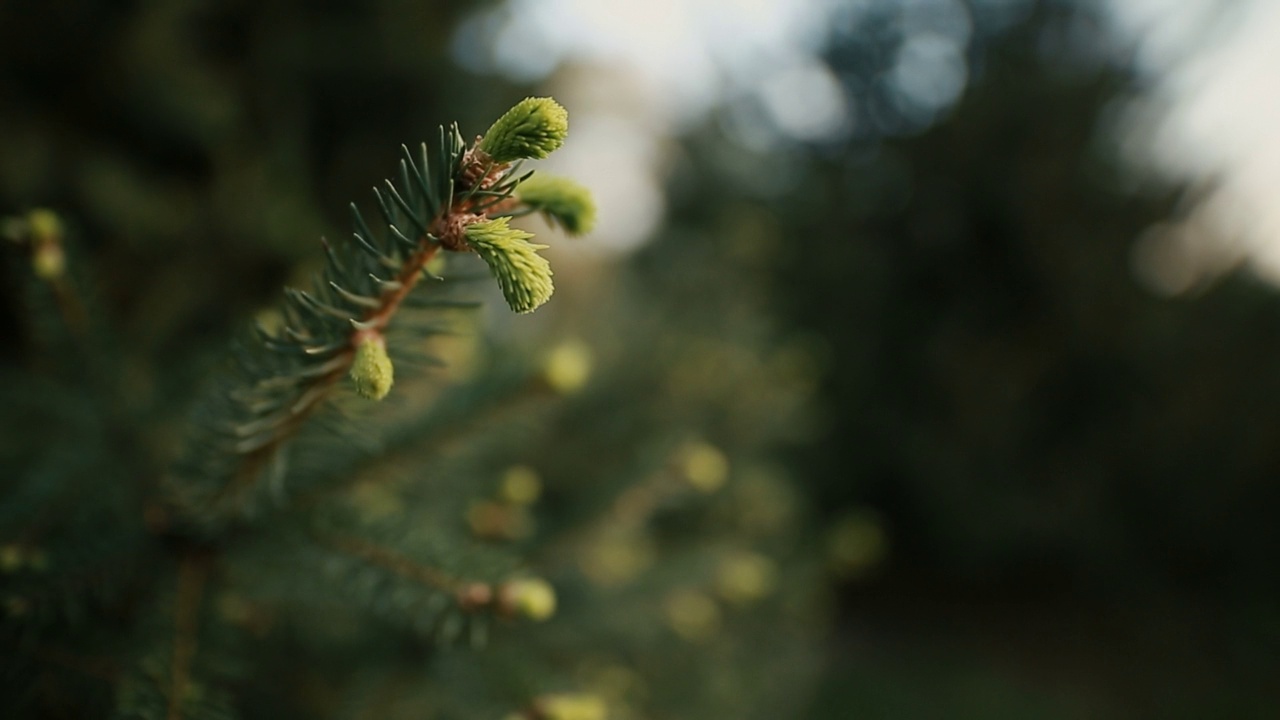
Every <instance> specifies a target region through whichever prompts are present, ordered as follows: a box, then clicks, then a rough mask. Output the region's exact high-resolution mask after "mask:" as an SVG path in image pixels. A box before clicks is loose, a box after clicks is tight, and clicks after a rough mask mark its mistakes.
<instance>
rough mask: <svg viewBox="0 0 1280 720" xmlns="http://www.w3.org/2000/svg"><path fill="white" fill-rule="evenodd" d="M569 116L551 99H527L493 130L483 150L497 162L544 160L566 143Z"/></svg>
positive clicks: (485, 137) (517, 105)
mask: <svg viewBox="0 0 1280 720" xmlns="http://www.w3.org/2000/svg"><path fill="white" fill-rule="evenodd" d="M568 134H569V113H568V112H567V111H566V110H565V109H564V107H563V106H561V105H560V103H558V102H556V101H555V100H552V99H551V98H534V97H531V98H525V99H524V100H521V101H520V102H518V103H516V106H515V107H513V108H511V109H510V110H508V111H507V112H506V113H505V114H504V115H503V116H502V117H500V118H498V120H497V122H495V123H494V124H493V126H492V127H490V128H489V132H487V133H485V134H484V138H482V139H481V140H480V149H481V150H483V151H484V152H485V153H487V154H488V155H489V157H490V158H491V159H492V160H493V161H494V162H496V163H499V164H502V163H509V162H512V161H514V160H525V159H541V158H545V157H546V156H548V155H550V154H551V153H552V152H554V151H555V150H556V149H557V148H559V147H560V146H561V145H563V144H564V138H565V135H568Z"/></svg>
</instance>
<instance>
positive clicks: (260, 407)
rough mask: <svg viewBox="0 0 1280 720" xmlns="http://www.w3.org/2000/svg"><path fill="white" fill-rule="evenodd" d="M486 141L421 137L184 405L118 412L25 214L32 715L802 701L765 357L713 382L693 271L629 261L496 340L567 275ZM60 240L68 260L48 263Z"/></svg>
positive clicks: (518, 713)
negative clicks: (169, 410) (673, 280)
mask: <svg viewBox="0 0 1280 720" xmlns="http://www.w3.org/2000/svg"><path fill="white" fill-rule="evenodd" d="M480 142H483V141H482V140H481V141H478V143H477V144H476V145H472V146H468V145H467V144H466V143H464V141H463V140H462V136H461V134H460V133H459V132H458V131H457V129H456V127H454V128H449V129H444V130H442V131H441V133H440V135H439V137H438V141H437V142H436V143H433V145H431V146H425V145H424V146H422V147H420V148H419V149H417V150H415V151H410V150H409V149H408V148H405V149H403V159H402V161H401V164H400V167H399V173H398V176H397V179H396V181H394V182H387V183H385V184H384V185H382V186H380V187H378V188H376V189H375V191H374V195H375V197H374V199H375V210H376V216H375V217H376V220H375V219H372V218H369V219H367V216H366V215H365V213H364V212H363V211H361V210H360V209H358V208H357V207H356V206H354V205H353V206H352V207H351V208H350V210H351V215H352V223H353V227H354V232H353V233H352V234H351V236H350V237H349V238H347V239H346V240H345V241H335V242H329V241H325V242H324V243H323V244H322V245H323V250H324V257H325V260H324V263H323V265H322V266H321V267H320V268H319V270H318V272H317V273H316V274H315V275H314V276H313V279H312V282H311V286H310V288H308V289H307V290H297V289H289V290H287V291H286V293H285V301H284V303H283V305H282V307H281V309H280V310H279V311H277V312H267V313H259V314H258V316H257V322H256V327H255V328H254V330H253V332H251V333H248V334H246V335H245V336H244V337H241V338H240V339H239V340H238V341H237V342H236V345H235V351H234V354H233V357H232V358H230V359H229V361H228V362H227V363H225V364H224V365H223V366H221V367H219V368H215V369H214V370H215V371H214V373H213V378H212V379H211V380H207V381H206V382H203V383H200V384H199V385H198V386H195V387H194V388H193V389H192V390H188V391H187V392H188V403H189V404H191V405H193V409H190V410H189V411H188V413H187V415H186V416H185V417H186V418H187V419H186V420H185V421H182V422H176V421H175V420H174V419H172V418H171V417H169V416H165V415H163V414H159V413H155V412H154V411H152V412H142V411H141V408H139V406H138V404H137V403H136V402H130V401H129V399H128V397H127V395H128V393H129V392H130V388H131V387H132V385H131V380H132V378H131V377H130V376H129V375H128V373H123V372H121V371H119V370H118V368H119V367H120V366H121V365H122V364H123V363H124V362H125V358H127V357H128V355H127V354H125V353H122V352H121V349H122V348H120V346H119V345H117V344H116V343H115V341H113V340H111V339H110V338H111V337H112V328H111V324H112V322H111V321H112V318H109V317H97V316H96V309H99V308H102V307H103V303H101V302H98V301H96V300H94V299H93V298H92V295H91V290H92V284H91V283H87V282H83V281H82V280H81V279H80V278H79V277H78V273H80V272H82V271H83V270H84V269H85V262H86V260H85V259H84V258H83V256H82V255H81V254H80V253H79V252H77V251H76V243H74V242H73V240H74V234H65V233H64V231H63V223H62V222H60V221H59V222H54V219H55V218H56V216H54V215H53V214H51V213H49V212H47V211H36V212H33V213H30V214H28V215H26V216H22V217H18V218H14V219H11V220H9V221H7V222H6V224H5V234H6V236H8V237H11V239H13V240H14V241H15V242H14V244H13V246H12V247H10V248H8V249H9V250H10V251H11V252H8V253H7V257H9V258H12V259H19V258H20V259H22V262H18V263H14V264H13V268H12V269H13V270H14V271H15V273H16V275H17V276H18V278H19V280H20V282H21V284H22V286H23V287H24V288H25V295H24V297H25V298H26V303H25V305H24V308H25V309H26V310H27V311H28V313H29V315H30V319H31V320H32V321H33V322H35V321H38V322H39V324H40V326H41V327H46V328H47V332H46V333H45V334H46V335H47V337H48V342H47V343H46V344H45V346H47V347H49V348H51V349H53V350H54V352H52V353H51V355H50V357H53V358H61V360H62V361H63V362H61V363H60V364H56V365H47V366H46V365H41V366H38V369H37V370H36V371H35V372H30V373H23V372H22V371H18V370H16V369H15V370H10V371H9V372H10V376H11V377H21V378H24V379H23V381H22V382H10V383H8V384H7V385H6V386H5V389H4V390H3V393H4V394H3V397H4V402H5V405H6V407H7V408H11V409H12V410H11V411H12V412H16V413H18V414H19V415H20V416H22V417H24V418H28V427H27V428H25V430H24V432H23V435H22V436H23V437H24V438H26V440H25V441H24V442H23V443H22V444H18V443H16V442H14V441H13V438H12V437H11V438H7V439H6V440H5V441H4V444H3V446H0V447H2V448H3V453H0V459H3V463H4V466H3V469H4V471H5V473H6V476H7V477H13V478H16V481H15V482H14V483H13V484H12V485H10V486H6V487H5V489H4V496H3V498H2V499H0V510H2V512H0V572H3V573H4V576H3V577H4V580H5V582H4V586H3V601H4V603H5V605H4V616H3V620H0V632H3V638H4V642H5V643H6V646H7V647H11V648H12V649H13V652H11V653H9V654H8V655H6V657H5V658H4V660H3V661H2V662H0V670H2V672H0V682H2V683H3V685H2V686H0V693H3V696H4V697H5V698H6V699H7V701H11V704H10V705H9V706H7V707H8V708H9V709H11V712H12V716H13V717H21V718H25V717H40V718H45V717H50V718H60V717H76V718H79V717H101V716H115V717H120V718H169V719H173V718H237V717H245V718H287V717H332V718H357V717H379V718H400V717H404V718H410V717H412V718H420V717H440V718H524V719H526V720H574V719H575V718H581V719H582V720H597V719H602V718H604V717H606V716H607V717H622V718H626V717H635V718H644V717H668V716H673V715H674V716H685V717H711V718H715V717H753V716H758V717H768V716H775V715H778V714H779V713H784V714H785V708H787V707H794V704H795V703H796V702H797V697H798V695H797V693H799V692H802V689H803V688H804V687H805V686H806V684H807V682H808V680H807V678H808V677H810V676H811V674H812V661H813V655H812V652H811V648H812V643H813V635H812V634H811V633H812V632H813V631H815V630H816V629H817V625H816V619H817V618H818V617H819V615H818V614H817V613H816V612H815V611H814V608H815V607H816V606H815V604H814V602H815V598H814V597H813V593H812V588H813V585H812V583H811V582H809V581H807V580H804V578H807V577H810V576H811V575H812V573H813V571H814V565H813V563H812V562H811V561H809V560H808V559H802V558H803V555H801V554H799V552H800V545H799V544H797V543H796V542H795V541H794V539H793V538H792V537H791V536H792V534H793V531H794V529H795V527H796V525H795V518H796V515H797V512H798V500H797V499H796V498H795V497H794V496H793V495H792V494H791V490H790V488H789V486H788V483H787V482H786V480H785V478H784V477H781V476H780V474H779V471H777V470H776V469H774V468H772V467H770V466H769V465H768V463H767V462H766V461H765V458H764V456H763V455H761V454H760V451H759V448H760V447H762V442H761V440H762V438H763V437H767V436H768V434H769V432H770V431H768V430H765V429H764V428H767V427H772V426H773V425H774V423H775V422H776V420H777V419H778V418H780V417H783V416H785V415H786V414H787V413H791V412H794V407H793V405H794V403H793V399H792V398H791V392H792V391H791V390H790V389H788V388H787V387H786V386H785V385H783V386H779V388H778V392H777V393H774V394H772V395H769V396H768V397H771V398H774V400H773V401H770V402H764V403H762V402H761V401H762V400H764V397H765V396H761V397H756V398H753V399H752V401H751V402H750V403H749V404H747V405H742V406H739V407H733V406H732V403H731V402H729V401H730V399H731V398H732V397H733V396H734V395H735V394H736V389H737V388H738V387H740V385H741V384H742V383H743V382H763V383H764V384H765V385H768V384H769V383H770V382H771V378H773V377H774V376H775V375H776V371H775V370H774V369H773V368H772V367H771V366H770V365H769V364H768V363H761V364H753V365H748V366H745V367H744V366H741V365H740V364H738V363H728V364H725V363H724V362H723V361H725V360H727V359H729V358H732V357H736V351H735V350H734V348H733V346H729V345H726V346H724V347H721V348H719V349H717V350H716V351H715V354H716V355H717V357H719V361H717V362H716V365H717V367H715V368H714V372H713V373H712V374H710V375H707V374H706V371H707V370H711V369H712V368H711V367H710V366H708V365H707V360H708V358H709V356H708V354H707V352H708V348H705V347H703V346H702V345H701V344H700V343H699V341H698V338H699V337H701V336H702V335H703V334H704V333H705V332H706V328H701V329H695V328H694V327H693V326H691V325H689V324H688V323H685V322H682V323H672V322H671V320H670V319H671V318H672V317H675V316H676V315H677V313H678V312H679V308H681V307H683V306H686V305H688V304H689V303H690V302H691V301H692V299H693V298H695V297H697V295H698V292H697V291H696V289H694V288H683V287H681V286H680V285H679V284H676V285H672V286H671V287H670V288H669V289H668V291H667V292H663V293H660V296H661V298H660V299H659V298H655V297H654V290H655V288H657V287H660V286H661V285H662V284H663V282H664V281H659V282H656V283H655V282H652V279H650V280H646V281H645V282H643V283H639V284H636V283H631V282H629V281H627V279H626V276H625V275H622V276H619V278H617V279H618V281H619V282H618V283H617V286H616V287H617V289H616V291H615V292H613V293H611V294H610V296H609V297H610V299H609V300H608V302H607V304H606V305H605V306H601V307H596V308H593V312H591V313H590V314H586V315H583V316H582V317H580V318H578V321H579V322H578V323H577V324H578V327H576V329H575V332H574V335H575V337H573V338H568V339H565V340H563V341H562V342H559V343H554V344H553V345H552V346H550V347H546V348H544V349H542V350H538V349H530V348H525V349H524V350H521V351H515V350H512V351H504V350H503V349H502V348H501V347H499V346H497V345H493V346H491V345H490V343H488V342H485V341H483V340H482V339H481V338H480V337H477V335H476V332H475V331H476V323H475V319H474V316H475V311H476V309H477V308H478V307H479V302H478V299H477V298H478V297H479V296H480V295H481V294H482V293H483V291H484V288H485V286H486V285H487V284H488V282H490V280H489V279H488V278H489V277H490V276H491V277H493V278H494V279H496V280H497V284H498V285H499V289H501V290H502V292H503V295H504V296H505V297H506V299H507V300H508V302H509V303H510V305H511V307H512V309H513V310H516V311H518V312H526V311H528V310H531V309H533V308H534V307H536V306H537V305H539V304H541V303H543V302H545V301H546V300H547V299H548V297H549V296H550V294H551V290H552V287H551V283H550V266H549V264H547V261H546V260H544V259H543V258H542V257H541V256H540V255H538V254H537V253H536V251H537V250H538V249H541V248H542V247H543V246H541V245H534V244H532V243H530V242H529V239H530V237H531V235H530V234H529V233H527V232H525V231H522V230H518V229H516V228H513V227H511V226H510V225H509V224H508V221H509V219H510V218H512V217H515V216H519V215H524V214H527V213H530V212H538V211H542V210H543V208H541V207H534V206H533V204H532V203H529V202H526V201H525V200H524V199H523V198H522V197H521V196H520V195H519V193H518V191H519V189H520V187H521V183H523V182H525V181H528V180H531V179H532V178H536V177H538V176H537V175H530V174H529V173H525V172H523V171H522V170H521V168H520V167H518V166H517V165H506V164H503V165H498V164H496V163H494V162H492V161H491V160H490V159H485V158H484V157H483V156H481V155H480V154H479V153H478V152H477V148H478V147H479V143H480ZM557 182H562V181H557ZM574 194H575V196H576V198H577V200H576V201H575V202H576V207H577V209H576V210H575V211H574V212H581V211H582V210H583V208H588V207H590V200H589V196H588V195H586V193H585V191H584V190H582V189H581V188H578V187H576V186H575V189H574ZM577 227H578V228H579V229H582V228H584V227H586V223H578V225H577ZM49 248H56V249H57V250H58V252H59V253H64V255H65V258H66V261H65V264H64V269H63V270H61V271H59V272H57V273H51V272H41V271H40V267H42V266H47V264H44V265H42V261H41V260H40V258H41V255H42V253H47V252H51V250H49ZM486 268H487V271H486ZM617 317H627V318H629V319H630V321H629V323H628V324H627V325H626V327H625V328H623V327H620V326H619V325H618V324H617V323H616V321H615V320H614V318H617ZM699 322H710V323H712V324H715V323H716V322H717V318H715V317H714V314H712V315H707V316H703V317H702V318H701V319H700V320H699ZM33 327H34V325H33ZM681 328H683V329H681ZM619 332H622V333H624V335H623V336H622V337H623V338H625V340H623V341H620V340H619V335H618V333H619ZM32 336H33V337H34V336H35V331H34V330H33V331H32ZM639 337H648V338H650V344H651V351H650V353H649V355H650V357H649V359H648V361H647V362H646V363H643V364H636V363H633V362H631V361H630V353H631V352H632V351H633V349H634V347H635V344H634V343H635V342H636V339H637V338H639ZM63 365H65V367H64V366H63ZM185 372H189V370H187V371H185ZM691 372H694V373H696V374H695V375H691V374H690V373H691ZM442 375H445V376H447V377H448V378H451V380H452V382H443V378H442V377H441V376H442ZM393 376H394V384H393V383H392V377H393ZM383 398H385V400H384V401H383V402H380V403H375V402H370V400H371V399H373V400H377V399H383ZM601 418H610V420H608V421H606V422H601ZM762 432H763V433H764V436H762V435H761V434H760V433H762ZM708 438H714V444H713V442H712V441H711V440H709V439H708ZM764 444H767V443H764ZM730 458H733V459H732V460H731V459H730ZM731 477H732V478H735V479H736V481H735V482H730V479H731ZM788 557H790V558H791V561H790V562H787V558H788ZM784 564H785V567H786V570H785V571H784V570H783V569H782V568H783V567H784ZM777 622H784V623H788V624H790V625H792V626H794V627H793V630H791V631H788V632H787V633H781V634H779V633H774V632H771V631H770V630H769V628H771V627H774V626H775V625H776V623H777ZM729 628H733V630H732V631H730V629H729ZM762 673H770V674H773V675H774V676H776V677H777V681H776V682H775V683H772V684H768V685H760V684H758V683H754V682H753V678H756V677H758V676H760V675H761V674H762Z"/></svg>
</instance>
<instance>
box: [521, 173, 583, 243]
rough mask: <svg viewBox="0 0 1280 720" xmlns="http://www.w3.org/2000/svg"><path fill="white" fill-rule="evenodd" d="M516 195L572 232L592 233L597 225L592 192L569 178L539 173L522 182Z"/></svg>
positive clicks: (578, 233) (572, 233)
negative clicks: (592, 229)
mask: <svg viewBox="0 0 1280 720" xmlns="http://www.w3.org/2000/svg"><path fill="white" fill-rule="evenodd" d="M516 197H518V198H520V201H521V202H523V203H524V204H525V205H528V206H529V207H531V208H533V209H534V210H537V211H538V212H540V213H542V214H543V215H546V216H547V219H548V220H550V221H551V222H553V223H559V224H560V226H561V227H563V228H564V231H565V232H567V233H569V234H570V235H582V234H584V233H589V232H591V228H592V227H594V226H595V224H596V203H595V201H594V200H592V199H591V191H590V190H588V189H586V188H585V187H583V186H582V185H579V184H578V183H576V182H574V181H572V180H570V179H568V178H562V177H557V176H555V175H544V174H542V173H539V174H537V175H534V176H533V177H531V178H529V179H528V180H525V181H524V182H523V183H520V187H518V188H516Z"/></svg>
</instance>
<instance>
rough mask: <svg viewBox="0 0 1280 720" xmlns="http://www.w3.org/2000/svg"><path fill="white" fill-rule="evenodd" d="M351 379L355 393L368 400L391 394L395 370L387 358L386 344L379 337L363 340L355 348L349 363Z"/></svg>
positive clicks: (379, 398)
mask: <svg viewBox="0 0 1280 720" xmlns="http://www.w3.org/2000/svg"><path fill="white" fill-rule="evenodd" d="M351 379H352V380H353V381H354V382H355V385H356V392H357V393H359V394H360V396H361V397H365V398H368V399H370V400H381V399H382V398H384V397H386V396H387V393H389V392H391V384H392V382H394V380H395V369H394V368H393V367H392V366H391V358H390V357H388V356H387V343H386V341H384V340H383V339H382V338H381V337H370V338H365V339H364V340H363V341H362V342H361V343H360V345H359V347H357V348H356V357H355V360H354V361H353V362H352V363H351Z"/></svg>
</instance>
